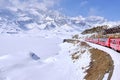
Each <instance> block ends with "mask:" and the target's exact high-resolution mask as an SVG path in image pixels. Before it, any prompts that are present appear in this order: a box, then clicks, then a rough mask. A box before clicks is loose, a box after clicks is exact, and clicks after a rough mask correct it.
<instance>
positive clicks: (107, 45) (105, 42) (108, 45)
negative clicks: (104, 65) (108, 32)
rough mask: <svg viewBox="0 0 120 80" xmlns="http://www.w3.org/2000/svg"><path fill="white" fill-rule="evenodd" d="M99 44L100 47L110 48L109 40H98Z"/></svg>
mask: <svg viewBox="0 0 120 80" xmlns="http://www.w3.org/2000/svg"><path fill="white" fill-rule="evenodd" d="M99 44H100V45H102V46H106V47H110V38H99Z"/></svg>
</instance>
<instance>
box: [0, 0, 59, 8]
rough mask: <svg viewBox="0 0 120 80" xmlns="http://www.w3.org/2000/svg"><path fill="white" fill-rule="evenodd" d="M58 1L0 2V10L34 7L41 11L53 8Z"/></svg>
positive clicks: (6, 0)
mask: <svg viewBox="0 0 120 80" xmlns="http://www.w3.org/2000/svg"><path fill="white" fill-rule="evenodd" d="M58 2H59V0H0V8H5V7H16V8H20V9H25V8H28V7H36V8H40V9H43V10H46V9H48V8H51V7H54V6H55V5H56V4H58Z"/></svg>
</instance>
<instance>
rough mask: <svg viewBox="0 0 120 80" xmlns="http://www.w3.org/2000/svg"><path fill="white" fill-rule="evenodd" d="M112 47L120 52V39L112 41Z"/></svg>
mask: <svg viewBox="0 0 120 80" xmlns="http://www.w3.org/2000/svg"><path fill="white" fill-rule="evenodd" d="M110 47H111V48H112V49H114V50H116V51H120V38H118V39H111V40H110Z"/></svg>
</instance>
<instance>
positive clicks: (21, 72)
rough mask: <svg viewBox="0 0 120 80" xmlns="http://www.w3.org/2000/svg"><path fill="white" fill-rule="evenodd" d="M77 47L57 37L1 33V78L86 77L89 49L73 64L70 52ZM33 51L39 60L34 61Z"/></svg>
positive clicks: (64, 79)
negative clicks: (31, 53)
mask: <svg viewBox="0 0 120 80" xmlns="http://www.w3.org/2000/svg"><path fill="white" fill-rule="evenodd" d="M77 46H78V45H73V44H70V43H62V38H58V37H57V36H56V37H55V36H54V37H47V38H45V37H43V36H42V37H41V36H31V35H29V36H26V35H22V36H21V35H12V36H11V35H4V36H2V35H1V36H0V80H83V78H84V76H85V74H86V73H85V72H84V71H85V70H84V69H82V67H86V66H88V65H89V63H90V54H89V52H87V51H86V53H84V54H83V55H81V58H80V59H79V60H77V61H76V62H75V63H73V61H72V59H71V53H73V52H75V51H76V50H79V48H78V47H77ZM30 52H33V53H35V54H36V55H37V56H38V57H40V59H39V60H34V59H33V58H32V57H31V56H30ZM81 61H82V63H81ZM83 61H84V62H83Z"/></svg>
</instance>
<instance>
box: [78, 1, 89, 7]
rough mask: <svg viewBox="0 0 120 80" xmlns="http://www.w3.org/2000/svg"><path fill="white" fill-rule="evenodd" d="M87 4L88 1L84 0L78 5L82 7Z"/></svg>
mask: <svg viewBox="0 0 120 80" xmlns="http://www.w3.org/2000/svg"><path fill="white" fill-rule="evenodd" d="M87 4H88V1H87V0H84V1H82V2H81V3H80V6H81V7H84V6H86V5H87Z"/></svg>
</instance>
